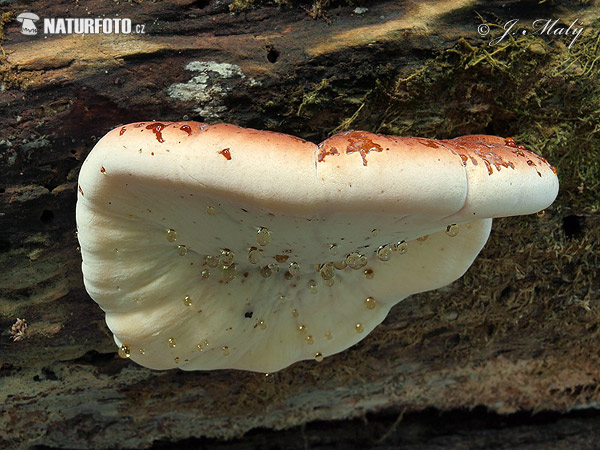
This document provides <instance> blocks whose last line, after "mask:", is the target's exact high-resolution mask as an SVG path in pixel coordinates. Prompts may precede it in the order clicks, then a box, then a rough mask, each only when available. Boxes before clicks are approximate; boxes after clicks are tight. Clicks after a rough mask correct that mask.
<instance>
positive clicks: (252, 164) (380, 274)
mask: <svg viewBox="0 0 600 450" xmlns="http://www.w3.org/2000/svg"><path fill="white" fill-rule="evenodd" d="M557 191H558V181H557V177H556V175H555V171H554V169H553V168H552V167H551V166H549V165H548V163H547V162H546V161H545V160H544V159H543V158H540V157H538V156H536V155H535V154H533V153H531V152H529V151H527V150H525V149H524V148H522V146H519V147H517V146H516V145H515V143H514V141H513V140H512V139H506V140H505V139H502V138H498V137H492V136H465V137H463V138H457V139H452V140H447V141H436V140H430V139H421V138H396V137H389V136H378V135H375V134H371V133H366V132H349V133H343V134H339V135H336V136H333V137H331V138H330V139H328V140H326V141H325V142H323V143H321V144H319V145H315V144H312V143H310V142H306V141H303V140H301V139H298V138H295V137H292V136H288V135H283V134H278V133H271V132H265V131H257V130H251V129H244V128H239V127H235V126H232V125H214V126H209V125H205V124H201V123H195V122H178V123H158V122H144V123H135V124H130V125H125V126H123V127H119V128H117V129H115V130H113V131H111V132H110V133H108V134H107V135H106V136H105V137H103V138H102V139H101V140H100V142H98V144H97V145H96V147H95V148H94V149H93V150H92V152H91V153H90V154H89V156H88V157H87V159H86V161H85V163H84V164H83V167H82V169H81V174H80V177H79V193H78V201H77V226H78V237H79V242H80V247H81V253H82V257H83V275H84V282H85V286H86V289H87V291H88V293H89V294H90V296H91V297H92V298H93V299H94V300H95V301H96V302H97V303H98V304H99V305H100V306H101V308H102V309H103V310H104V311H105V313H106V322H107V324H108V327H109V328H110V329H111V331H112V332H113V334H114V338H115V342H116V344H117V346H118V347H119V354H120V355H121V356H122V357H126V358H131V359H132V360H134V361H136V362H137V363H139V364H141V365H143V366H146V367H149V368H153V369H170V368H174V367H179V368H181V369H184V370H210V369H226V368H235V369H244V370H252V371H258V372H269V373H270V372H275V371H277V370H280V369H283V368H285V367H287V366H289V365H290V364H292V363H294V362H296V361H300V360H307V359H312V360H316V361H322V360H323V358H326V357H327V356H330V355H332V354H335V353H338V352H341V351H343V350H345V349H347V348H348V347H350V346H352V345H353V344H355V343H357V342H358V341H360V340H361V339H363V338H364V337H365V336H367V335H368V333H369V332H370V331H371V330H373V328H375V327H376V326H377V325H378V324H379V323H381V322H382V321H383V320H384V319H385V317H386V315H387V314H388V312H389V310H390V308H391V307H392V306H394V305H395V304H396V303H398V302H399V301H400V300H402V299H404V298H406V297H407V296H409V295H411V294H414V293H418V292H423V291H427V290H431V289H436V288H439V287H442V286H444V285H447V284H449V283H451V282H452V281H454V280H456V279H457V278H459V277H460V276H462V275H463V274H464V272H465V271H466V270H467V269H468V268H469V266H470V265H471V263H472V262H473V260H474V259H475V257H476V256H477V254H478V253H479V252H480V250H481V249H482V247H483V246H484V244H485V242H486V241H487V238H488V236H489V233H490V229H491V222H492V219H491V218H493V217H501V216H509V215H516V214H530V213H535V212H537V211H539V210H541V209H543V208H545V207H547V206H548V205H550V204H551V203H552V201H553V200H554V198H555V197H556V194H557Z"/></svg>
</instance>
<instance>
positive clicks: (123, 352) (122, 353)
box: [117, 344, 131, 359]
mask: <svg viewBox="0 0 600 450" xmlns="http://www.w3.org/2000/svg"><path fill="white" fill-rule="evenodd" d="M117 353H118V354H119V357H121V358H123V359H127V358H129V357H130V356H131V350H129V347H128V346H127V345H125V344H122V345H121V346H120V347H119V351H118V352H117Z"/></svg>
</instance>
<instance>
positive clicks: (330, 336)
mask: <svg viewBox="0 0 600 450" xmlns="http://www.w3.org/2000/svg"><path fill="white" fill-rule="evenodd" d="M325 337H326V338H327V340H330V339H331V338H332V337H333V335H332V334H331V331H326V332H325Z"/></svg>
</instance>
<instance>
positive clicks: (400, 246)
mask: <svg viewBox="0 0 600 450" xmlns="http://www.w3.org/2000/svg"><path fill="white" fill-rule="evenodd" d="M394 250H396V251H397V252H398V253H399V254H401V255H403V254H404V253H406V252H407V251H408V243H407V242H406V241H400V242H398V243H397V244H395V245H394Z"/></svg>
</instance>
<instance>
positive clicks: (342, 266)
mask: <svg viewBox="0 0 600 450" xmlns="http://www.w3.org/2000/svg"><path fill="white" fill-rule="evenodd" d="M333 267H335V268H336V269H337V270H344V269H345V268H346V267H348V264H347V263H346V260H343V261H334V262H333Z"/></svg>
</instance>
